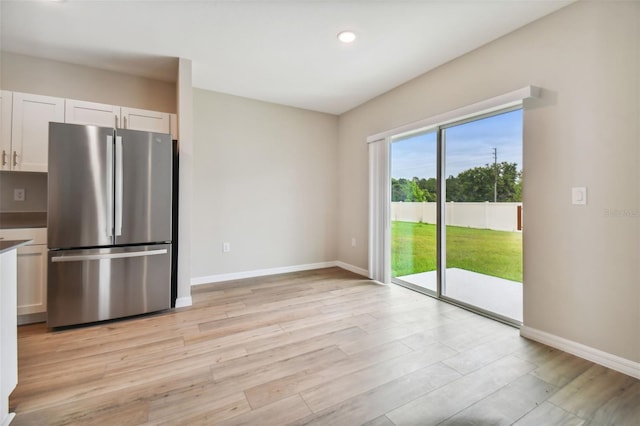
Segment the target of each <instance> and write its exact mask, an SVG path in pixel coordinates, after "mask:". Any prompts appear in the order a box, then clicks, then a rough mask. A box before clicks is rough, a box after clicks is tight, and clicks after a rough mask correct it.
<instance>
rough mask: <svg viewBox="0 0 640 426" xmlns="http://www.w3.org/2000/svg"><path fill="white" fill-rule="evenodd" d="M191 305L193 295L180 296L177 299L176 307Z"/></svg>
mask: <svg viewBox="0 0 640 426" xmlns="http://www.w3.org/2000/svg"><path fill="white" fill-rule="evenodd" d="M191 305H193V299H191V296H187V297H178V298H177V299H176V308H184V307H186V306H191Z"/></svg>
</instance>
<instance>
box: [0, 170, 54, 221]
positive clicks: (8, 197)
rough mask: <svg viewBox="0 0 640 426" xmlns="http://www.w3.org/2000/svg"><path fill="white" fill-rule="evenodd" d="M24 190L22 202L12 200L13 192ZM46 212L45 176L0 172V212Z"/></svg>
mask: <svg viewBox="0 0 640 426" xmlns="http://www.w3.org/2000/svg"><path fill="white" fill-rule="evenodd" d="M15 189H23V190H24V201H16V200H14V195H15V194H14V192H15V191H14V190H15ZM45 211H47V174H46V173H30V172H6V171H3V172H0V212H45Z"/></svg>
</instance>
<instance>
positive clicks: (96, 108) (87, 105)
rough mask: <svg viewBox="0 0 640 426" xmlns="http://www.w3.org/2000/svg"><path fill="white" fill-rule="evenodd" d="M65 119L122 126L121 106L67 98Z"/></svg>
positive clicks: (107, 125) (90, 123) (105, 125)
mask: <svg viewBox="0 0 640 426" xmlns="http://www.w3.org/2000/svg"><path fill="white" fill-rule="evenodd" d="M64 121H65V123H71V124H89V125H93V126H101V127H120V107H119V106H115V105H108V104H98V103H95V102H85V101H77V100H75V99H67V100H66V101H65V111H64Z"/></svg>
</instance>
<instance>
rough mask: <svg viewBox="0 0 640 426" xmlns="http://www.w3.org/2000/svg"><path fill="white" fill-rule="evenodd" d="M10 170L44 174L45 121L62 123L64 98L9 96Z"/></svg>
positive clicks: (47, 130)
mask: <svg viewBox="0 0 640 426" xmlns="http://www.w3.org/2000/svg"><path fill="white" fill-rule="evenodd" d="M12 111H13V117H12V126H11V156H10V159H9V161H10V163H11V170H19V171H25V172H46V171H47V157H48V145H49V122H51V121H56V122H64V99H62V98H54V97H51V96H41V95H31V94H27V93H18V92H14V93H13V109H12Z"/></svg>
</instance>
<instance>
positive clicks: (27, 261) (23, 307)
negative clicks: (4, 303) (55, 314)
mask: <svg viewBox="0 0 640 426" xmlns="http://www.w3.org/2000/svg"><path fill="white" fill-rule="evenodd" d="M46 311H47V246H44V245H31V246H23V247H20V248H18V315H24V314H34V313H39V312H46Z"/></svg>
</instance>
